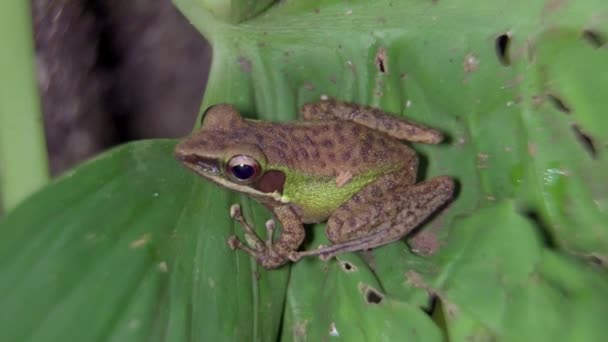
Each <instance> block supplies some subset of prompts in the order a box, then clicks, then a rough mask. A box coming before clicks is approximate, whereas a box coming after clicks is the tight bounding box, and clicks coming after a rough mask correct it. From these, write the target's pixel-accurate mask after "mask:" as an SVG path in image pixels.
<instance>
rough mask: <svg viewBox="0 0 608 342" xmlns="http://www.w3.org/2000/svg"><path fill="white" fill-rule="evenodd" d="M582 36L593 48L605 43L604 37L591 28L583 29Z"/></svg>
mask: <svg viewBox="0 0 608 342" xmlns="http://www.w3.org/2000/svg"><path fill="white" fill-rule="evenodd" d="M583 38H584V39H585V40H586V41H587V42H588V43H589V44H591V45H593V47H594V48H599V47H601V46H602V45H604V44H606V38H605V37H604V36H603V35H602V34H601V33H599V32H597V31H593V30H584V31H583Z"/></svg>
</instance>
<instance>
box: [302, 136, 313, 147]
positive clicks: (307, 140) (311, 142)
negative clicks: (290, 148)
mask: <svg viewBox="0 0 608 342" xmlns="http://www.w3.org/2000/svg"><path fill="white" fill-rule="evenodd" d="M302 142H303V143H305V144H308V145H310V146H313V145H314V142H313V141H312V138H311V137H309V136H308V135H304V138H302Z"/></svg>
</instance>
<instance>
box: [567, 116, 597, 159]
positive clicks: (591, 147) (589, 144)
mask: <svg viewBox="0 0 608 342" xmlns="http://www.w3.org/2000/svg"><path fill="white" fill-rule="evenodd" d="M572 130H573V131H574V134H576V136H577V138H578V140H579V141H580V142H581V144H583V147H584V148H585V150H586V151H587V152H589V155H591V158H593V159H595V158H596V157H597V149H596V148H595V143H594V142H593V138H591V137H590V136H589V135H588V134H585V132H583V131H582V130H581V128H580V127H579V126H578V125H576V124H574V125H572Z"/></svg>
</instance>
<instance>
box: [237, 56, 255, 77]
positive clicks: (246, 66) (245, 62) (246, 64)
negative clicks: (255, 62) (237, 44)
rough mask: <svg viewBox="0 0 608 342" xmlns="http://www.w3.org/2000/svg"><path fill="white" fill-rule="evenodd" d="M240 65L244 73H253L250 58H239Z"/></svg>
mask: <svg viewBox="0 0 608 342" xmlns="http://www.w3.org/2000/svg"><path fill="white" fill-rule="evenodd" d="M238 63H239V65H240V66H241V70H242V71H243V72H246V73H250V72H251V69H252V66H251V61H250V60H249V59H248V58H246V57H243V56H239V58H238Z"/></svg>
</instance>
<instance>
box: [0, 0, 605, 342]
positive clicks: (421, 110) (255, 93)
mask: <svg viewBox="0 0 608 342" xmlns="http://www.w3.org/2000/svg"><path fill="white" fill-rule="evenodd" d="M175 2H176V4H177V5H178V6H179V7H180V9H182V11H183V12H184V13H185V14H186V15H187V16H188V18H189V19H190V20H191V21H192V22H193V24H195V25H196V26H197V27H199V28H200V30H201V31H202V32H203V33H204V34H205V36H206V37H207V38H208V39H209V40H210V41H211V42H212V44H213V49H214V52H213V54H214V55H213V65H212V70H211V76H210V79H209V86H208V89H207V91H206V94H205V99H204V101H203V107H206V106H207V105H209V104H213V103H218V102H229V103H233V104H235V105H236V106H237V107H239V109H241V110H242V111H243V113H245V114H246V115H248V116H250V117H258V118H262V119H266V120H274V121H286V120H292V119H295V118H296V117H297V115H296V113H297V108H298V106H300V105H301V104H303V103H305V102H310V101H314V100H316V99H318V98H319V97H320V96H321V95H329V96H333V97H337V98H340V99H344V100H349V101H353V102H357V103H365V104H370V105H375V106H380V107H382V108H384V109H386V110H388V111H392V112H394V113H396V114H398V115H404V116H406V117H409V118H412V119H415V120H418V121H420V122H424V123H426V124H429V125H431V126H434V127H437V128H439V129H441V130H442V131H444V132H446V134H447V135H448V136H449V141H448V142H447V143H445V144H442V145H439V146H424V145H415V146H414V148H415V149H416V150H418V151H419V152H420V154H421V155H422V156H423V158H424V161H425V162H424V163H423V166H424V167H423V168H422V172H421V174H422V176H423V178H430V177H433V176H436V175H440V174H447V175H451V176H453V177H454V178H455V179H457V181H458V183H459V191H458V193H457V196H456V199H455V201H454V202H453V203H452V204H451V205H450V206H449V207H448V208H447V209H446V210H445V211H444V212H443V213H442V214H441V215H439V216H437V217H436V218H435V219H434V220H432V221H431V222H429V223H428V224H427V225H426V226H425V227H424V231H425V232H432V233H433V234H435V235H436V236H437V237H438V239H439V245H440V246H441V247H440V248H439V250H438V251H437V252H436V253H435V254H433V255H416V254H414V253H412V252H411V251H410V250H409V249H408V248H407V246H406V244H403V243H394V244H391V245H388V246H385V247H382V248H379V249H377V250H375V251H373V252H372V253H370V254H348V255H344V256H341V257H339V258H337V259H336V260H332V261H329V262H321V261H319V260H316V259H307V260H303V261H301V262H299V263H297V264H295V265H293V266H286V267H283V268H281V269H279V270H275V271H266V270H263V269H261V268H259V267H258V266H257V265H256V264H255V263H254V262H253V261H251V260H250V259H249V258H248V257H247V256H246V255H245V254H244V253H241V252H234V251H231V250H230V249H229V248H228V247H227V245H226V239H227V237H228V236H229V235H230V234H233V233H234V232H235V231H236V232H239V229H235V228H236V226H235V224H234V223H233V222H232V221H231V220H230V218H229V216H228V210H229V206H230V204H231V203H233V202H240V203H241V204H242V205H243V208H244V212H245V215H246V216H247V217H248V218H249V219H252V220H253V222H255V224H256V227H258V228H260V230H261V231H263V229H261V228H262V227H263V222H264V221H265V220H266V219H268V218H269V216H270V214H269V213H268V212H267V211H265V210H263V209H262V208H261V207H260V206H259V205H258V204H256V203H253V202H251V201H249V200H247V199H246V198H243V197H238V195H235V194H232V193H228V192H226V191H224V190H221V189H219V188H217V187H216V186H214V185H210V184H206V183H205V182H203V181H202V180H200V179H198V178H197V177H196V176H194V175H191V174H190V173H188V172H187V171H186V170H183V169H182V168H181V167H180V166H179V165H177V163H176V162H175V161H174V160H173V157H172V147H173V145H174V142H168V141H157V142H139V143H133V144H129V145H125V146H123V147H121V148H119V149H116V150H113V151H110V152H108V153H106V154H105V155H104V156H102V157H100V158H98V159H97V160H94V161H91V162H89V163H87V164H85V165H83V166H81V167H79V168H78V169H76V170H75V171H73V172H72V173H71V174H69V175H67V176H65V177H63V178H62V179H60V180H58V181H57V182H56V183H54V184H52V185H51V186H49V187H48V188H46V189H45V190H43V191H42V192H40V193H38V194H36V195H34V196H33V197H32V198H30V199H29V200H28V201H26V202H25V203H24V204H23V205H21V206H20V207H18V208H17V209H16V210H14V211H13V212H12V213H10V214H9V215H8V216H7V217H6V218H5V219H4V220H3V221H2V222H1V223H0V233H1V234H3V235H2V238H1V239H0V289H2V290H3V291H4V292H3V293H4V294H5V296H3V297H2V299H0V307H1V308H2V309H0V310H1V311H0V312H1V315H2V316H1V317H0V331H1V332H0V334H1V335H0V336H1V337H2V338H1V339H2V340H11V341H16V340H19V341H27V340H30V341H38V340H44V341H54V340H57V341H66V340H128V341H137V340H141V341H150V340H164V341H181V340H207V339H219V340H235V341H241V340H259V341H272V340H279V339H280V340H286V341H289V340H310V341H317V340H327V339H343V340H346V341H358V340H374V341H376V340H386V341H389V340H390V341H393V340H424V341H427V340H428V341H435V340H437V341H438V340H442V339H446V338H450V339H452V340H465V339H476V340H489V339H505V340H539V341H540V340H548V341H550V340H556V339H559V340H577V341H578V340H600V339H602V338H603V337H604V336H605V334H606V331H605V330H606V328H605V325H604V324H602V323H603V322H602V318H603V317H606V315H607V314H608V312H607V311H608V280H607V278H606V276H605V268H604V267H603V266H604V263H605V261H606V259H607V258H608V228H607V224H606V223H607V222H608V214H607V211H608V181H607V180H606V177H605V175H606V172H608V165H607V159H606V155H605V154H606V147H607V146H608V139H607V138H608V134H607V133H606V132H607V131H608V130H607V128H608V119H606V118H605V116H604V113H603V110H604V109H605V108H608V106H607V102H608V97H606V96H602V95H603V92H604V90H605V89H608V76H606V75H607V74H606V73H604V72H603V71H604V70H607V69H608V68H607V67H608V58H607V57H608V55H607V54H608V51H607V49H606V45H605V39H606V37H607V35H608V21H607V20H608V5H606V4H604V3H603V2H602V1H600V0H597V1H593V0H586V1H578V2H567V1H548V2H544V1H530V0H528V1H504V2H487V1H486V2H482V1H473V0H467V1H460V2H458V3H457V4H456V3H454V2H449V1H422V0H419V1H400V2H397V1H388V0H382V1H373V2H372V1H368V2H363V1H337V0H334V1H329V0H327V1H316V2H314V1H306V2H302V1H281V2H278V3H276V4H274V5H272V6H271V7H269V8H268V9H267V10H266V11H264V12H262V13H261V14H259V15H258V16H256V17H254V18H252V19H248V20H245V21H241V22H240V23H238V24H233V23H232V22H236V21H239V20H242V19H243V18H246V17H247V16H246V15H242V14H243V13H244V12H242V11H239V10H237V9H235V8H232V7H231V8H230V11H227V10H226V11H224V10H221V11H220V10H218V9H216V11H215V12H213V13H216V15H217V13H220V12H221V13H232V14H226V15H225V16H221V17H222V18H226V20H227V21H222V20H220V19H217V18H216V17H214V16H213V15H212V14H210V12H207V9H206V8H210V7H206V6H211V5H209V4H212V5H213V6H215V5H217V4H214V3H213V2H206V5H205V4H203V5H199V3H198V2H196V1H194V0H175ZM230 5H231V6H238V1H234V2H231V3H230ZM249 5H250V4H249ZM249 5H248V4H247V2H246V1H245V4H244V5H243V6H249ZM210 10H212V9H211V8H210ZM218 11H219V12H218ZM222 11H224V12H222ZM235 13H237V14H238V13H240V14H238V15H237V14H235ZM309 233H310V235H311V236H312V238H311V239H310V242H309V243H308V244H307V246H306V247H307V248H314V247H315V246H316V245H318V244H321V243H325V242H326V240H325V237H324V234H323V225H316V226H314V227H311V228H310V230H309ZM431 236H432V235H431Z"/></svg>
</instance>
